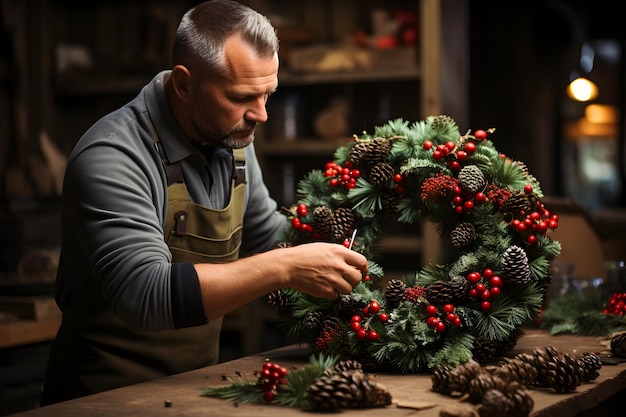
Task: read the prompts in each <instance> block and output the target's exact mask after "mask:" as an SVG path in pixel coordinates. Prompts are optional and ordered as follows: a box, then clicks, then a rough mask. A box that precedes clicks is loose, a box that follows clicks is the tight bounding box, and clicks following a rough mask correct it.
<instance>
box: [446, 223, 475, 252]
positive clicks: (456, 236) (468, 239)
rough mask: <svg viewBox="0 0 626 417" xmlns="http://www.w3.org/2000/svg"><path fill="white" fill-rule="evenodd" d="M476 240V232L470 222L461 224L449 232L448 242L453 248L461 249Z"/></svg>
mask: <svg viewBox="0 0 626 417" xmlns="http://www.w3.org/2000/svg"><path fill="white" fill-rule="evenodd" d="M475 238H476V230H475V229H474V225H473V224H472V223H470V222H461V223H459V224H458V225H456V226H455V227H454V229H452V232H450V240H451V243H452V246H454V247H455V248H463V247H465V246H468V245H470V244H471V243H472V242H473V241H474V239H475Z"/></svg>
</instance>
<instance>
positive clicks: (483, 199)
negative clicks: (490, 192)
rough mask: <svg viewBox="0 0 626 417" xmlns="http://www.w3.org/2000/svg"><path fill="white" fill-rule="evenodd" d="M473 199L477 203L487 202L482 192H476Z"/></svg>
mask: <svg viewBox="0 0 626 417" xmlns="http://www.w3.org/2000/svg"><path fill="white" fill-rule="evenodd" d="M474 198H475V199H476V201H479V202H481V203H482V202H483V201H485V200H487V196H485V193H482V192H477V193H476V195H475V196H474Z"/></svg>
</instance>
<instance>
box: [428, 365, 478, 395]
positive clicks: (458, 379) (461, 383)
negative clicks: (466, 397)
mask: <svg viewBox="0 0 626 417" xmlns="http://www.w3.org/2000/svg"><path fill="white" fill-rule="evenodd" d="M480 371H481V368H480V365H479V364H478V362H476V361H469V362H465V363H463V364H461V365H458V366H456V367H455V368H449V367H444V368H443V369H442V372H447V379H446V380H445V381H442V382H444V385H443V390H442V391H441V392H448V393H450V392H459V393H466V392H468V390H469V386H470V383H471V381H472V380H473V379H475V378H476V377H477V375H478V374H479V373H480ZM433 389H434V388H433Z"/></svg>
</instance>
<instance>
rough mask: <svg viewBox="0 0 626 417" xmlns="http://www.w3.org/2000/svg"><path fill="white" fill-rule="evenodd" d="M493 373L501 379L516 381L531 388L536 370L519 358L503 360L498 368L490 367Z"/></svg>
mask: <svg viewBox="0 0 626 417" xmlns="http://www.w3.org/2000/svg"><path fill="white" fill-rule="evenodd" d="M491 369H492V370H493V373H494V374H495V375H497V376H499V377H500V378H502V379H505V380H510V381H517V382H519V383H520V384H523V385H524V386H527V387H530V386H532V384H533V382H534V381H535V379H537V369H536V368H535V367H534V366H533V365H532V364H531V363H528V362H527V361H523V360H521V359H519V358H517V359H516V358H504V359H503V361H502V362H501V363H500V364H499V366H496V367H492V368H491Z"/></svg>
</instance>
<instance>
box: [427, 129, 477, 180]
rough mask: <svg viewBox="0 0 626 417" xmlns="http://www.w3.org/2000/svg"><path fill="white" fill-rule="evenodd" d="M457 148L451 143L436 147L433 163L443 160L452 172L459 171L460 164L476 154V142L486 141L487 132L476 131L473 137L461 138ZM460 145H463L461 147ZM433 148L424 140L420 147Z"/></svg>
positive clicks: (429, 142) (430, 142)
mask: <svg viewBox="0 0 626 417" xmlns="http://www.w3.org/2000/svg"><path fill="white" fill-rule="evenodd" d="M461 139H462V140H461V141H460V142H459V146H457V144H456V143H454V142H452V141H448V142H446V143H442V144H439V145H437V146H436V147H435V148H434V150H433V159H434V160H435V161H439V160H445V161H446V165H447V166H448V167H449V168H450V169H452V170H454V171H458V170H459V169H461V163H462V162H463V161H466V160H467V158H468V157H469V156H470V155H472V154H473V153H474V152H476V142H481V141H484V140H487V132H486V131H485V130H476V131H475V132H474V135H473V136H472V135H467V136H464V137H463V138H461ZM460 145H463V146H462V147H461V146H460ZM433 146H434V144H433V142H432V141H430V140H425V141H424V143H423V144H422V147H423V148H424V149H425V150H430V149H432V148H433Z"/></svg>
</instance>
